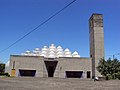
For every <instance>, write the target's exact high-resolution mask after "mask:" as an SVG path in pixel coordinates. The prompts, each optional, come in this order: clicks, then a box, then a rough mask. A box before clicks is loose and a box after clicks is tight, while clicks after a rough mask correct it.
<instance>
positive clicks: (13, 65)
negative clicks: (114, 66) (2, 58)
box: [6, 14, 104, 78]
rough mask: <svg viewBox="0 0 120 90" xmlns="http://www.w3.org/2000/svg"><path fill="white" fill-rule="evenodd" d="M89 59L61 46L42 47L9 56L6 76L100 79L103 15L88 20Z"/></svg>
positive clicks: (102, 51) (102, 55)
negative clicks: (99, 65) (95, 77)
mask: <svg viewBox="0 0 120 90" xmlns="http://www.w3.org/2000/svg"><path fill="white" fill-rule="evenodd" d="M89 36H90V57H81V56H80V55H79V54H78V52H77V51H75V52H73V53H72V52H71V51H70V50H69V49H68V48H66V49H63V48H62V47H61V46H55V45H54V44H51V45H50V46H43V48H41V49H40V48H35V50H33V51H32V52H31V51H29V50H27V51H26V52H25V53H22V54H21V55H11V56H10V60H9V61H8V63H7V64H6V72H8V73H9V74H10V75H11V76H15V77H18V76H19V77H22V76H32V77H57V78H92V77H93V76H101V75H100V73H99V72H98V71H97V70H96V67H97V65H98V63H99V60H100V59H101V58H103V57H104V32H103V15H102V14H92V16H91V17H90V19H89Z"/></svg>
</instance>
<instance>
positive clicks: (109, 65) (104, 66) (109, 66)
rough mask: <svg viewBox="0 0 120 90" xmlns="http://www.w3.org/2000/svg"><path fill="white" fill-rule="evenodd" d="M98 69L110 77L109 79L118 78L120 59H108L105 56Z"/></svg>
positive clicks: (119, 74) (119, 75)
mask: <svg viewBox="0 0 120 90" xmlns="http://www.w3.org/2000/svg"><path fill="white" fill-rule="evenodd" d="M97 70H98V72H100V73H101V75H103V76H106V77H108V79H116V78H118V77H120V61H119V60H117V59H114V60H111V59H108V60H107V61H106V60H105V59H104V58H103V59H101V60H100V62H99V64H98V67H97Z"/></svg>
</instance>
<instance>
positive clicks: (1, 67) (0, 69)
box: [0, 63, 5, 73]
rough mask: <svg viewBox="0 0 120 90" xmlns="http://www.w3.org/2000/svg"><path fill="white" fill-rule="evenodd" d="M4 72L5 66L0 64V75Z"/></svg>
mask: <svg viewBox="0 0 120 90" xmlns="http://www.w3.org/2000/svg"><path fill="white" fill-rule="evenodd" d="M4 72H5V64H3V63H0V73H4Z"/></svg>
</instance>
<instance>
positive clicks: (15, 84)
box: [0, 77, 120, 90]
mask: <svg viewBox="0 0 120 90" xmlns="http://www.w3.org/2000/svg"><path fill="white" fill-rule="evenodd" d="M0 90H120V80H111V81H97V82H94V81H93V80H88V79H87V80H83V79H59V78H30V77H29V78H28V77H21V78H0Z"/></svg>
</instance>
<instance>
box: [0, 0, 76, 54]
mask: <svg viewBox="0 0 120 90" xmlns="http://www.w3.org/2000/svg"><path fill="white" fill-rule="evenodd" d="M75 1H77V0H73V1H71V2H70V3H69V4H67V5H66V6H65V7H63V8H62V9H60V10H59V11H57V12H56V13H55V14H53V15H51V16H50V17H49V18H48V19H46V20H45V21H43V22H42V23H41V24H39V25H38V26H37V27H35V28H34V29H32V30H31V31H30V32H28V33H26V34H25V35H24V36H22V37H21V38H19V39H18V40H16V41H15V42H14V43H12V44H11V45H9V46H8V47H7V48H5V49H3V50H1V51H0V53H2V52H4V51H6V50H8V49H9V48H11V47H12V46H14V45H15V44H17V43H18V42H20V41H21V40H22V39H24V38H25V37H27V36H28V35H29V34H31V33H32V32H34V31H35V30H37V29H38V28H39V27H41V26H42V25H44V24H45V23H47V22H48V21H49V20H51V19H52V18H54V17H55V16H56V15H58V14H59V13H60V12H62V11H63V10H65V9H66V8H68V7H69V6H70V5H71V4H73V3H74V2H75Z"/></svg>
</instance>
